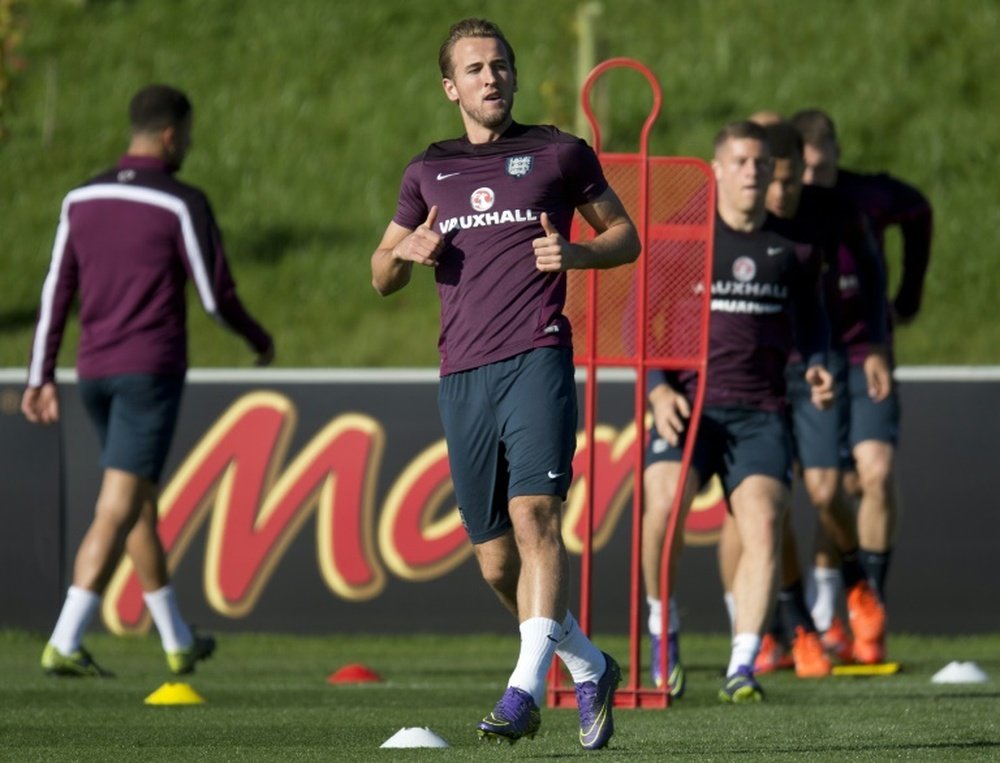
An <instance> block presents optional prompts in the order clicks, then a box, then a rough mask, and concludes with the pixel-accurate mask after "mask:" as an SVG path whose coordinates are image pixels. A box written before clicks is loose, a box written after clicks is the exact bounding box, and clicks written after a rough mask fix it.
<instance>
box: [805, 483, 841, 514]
mask: <svg viewBox="0 0 1000 763" xmlns="http://www.w3.org/2000/svg"><path fill="white" fill-rule="evenodd" d="M837 492H838V486H837V483H836V481H833V482H829V481H818V482H815V483H813V484H811V485H809V500H810V501H811V502H812V505H813V506H815V507H816V510H817V511H819V513H820V514H822V515H824V516H830V515H832V514H833V512H834V506H835V502H836V500H837Z"/></svg>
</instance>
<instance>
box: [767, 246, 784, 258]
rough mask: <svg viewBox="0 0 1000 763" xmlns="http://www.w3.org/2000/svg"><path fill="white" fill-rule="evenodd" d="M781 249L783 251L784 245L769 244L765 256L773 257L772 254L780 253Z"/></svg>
mask: <svg viewBox="0 0 1000 763" xmlns="http://www.w3.org/2000/svg"><path fill="white" fill-rule="evenodd" d="M783 251H785V247H783V246H769V247H768V248H767V256H768V257H774V255H776V254H781V253H782V252H783Z"/></svg>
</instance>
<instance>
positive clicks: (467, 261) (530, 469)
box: [371, 19, 639, 749]
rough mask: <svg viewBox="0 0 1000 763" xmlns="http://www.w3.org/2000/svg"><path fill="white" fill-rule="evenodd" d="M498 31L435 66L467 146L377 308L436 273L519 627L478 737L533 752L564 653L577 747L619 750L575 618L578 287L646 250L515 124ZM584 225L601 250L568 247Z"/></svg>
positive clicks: (445, 153) (420, 181) (466, 502)
mask: <svg viewBox="0 0 1000 763" xmlns="http://www.w3.org/2000/svg"><path fill="white" fill-rule="evenodd" d="M514 60H515V59H514V51H513V49H512V48H511V46H510V43H509V42H508V41H507V40H506V39H505V37H504V36H503V34H502V32H501V31H500V29H499V28H498V27H497V26H496V25H495V24H493V23H491V22H489V21H485V20H482V19H465V20H463V21H460V22H458V23H456V24H454V25H453V26H452V27H451V29H450V30H449V33H448V37H447V39H446V40H445V42H444V44H443V45H442V46H441V51H440V56H439V61H438V63H439V67H440V70H441V76H442V85H443V87H444V92H445V95H446V96H447V98H448V100H450V101H451V102H453V103H455V104H456V105H457V106H458V110H459V114H460V115H461V117H462V123H463V125H464V127H465V134H464V135H463V136H462V137H460V138H456V139H453V140H445V141H441V142H439V143H434V144H432V145H430V146H429V147H428V148H427V149H426V150H425V151H423V152H422V153H420V154H419V155H418V156H417V157H415V158H414V159H413V160H412V161H411V162H410V164H409V165H408V166H407V168H406V170H405V172H404V174H403V180H402V186H401V189H400V195H399V203H398V206H397V208H396V213H395V215H394V216H393V219H392V221H391V222H390V223H389V225H388V227H387V228H386V230H385V233H384V235H383V237H382V240H381V242H380V243H379V245H378V248H377V249H376V250H375V252H374V254H373V255H372V260H371V265H372V283H373V285H374V287H375V289H376V290H377V291H378V292H379V293H380V294H382V295H388V294H392V293H393V292H396V291H398V290H399V289H402V288H403V287H404V286H406V284H407V283H408V282H409V280H410V277H411V275H412V271H413V265H414V263H416V264H417V265H423V266H426V267H428V268H431V269H432V270H433V272H434V276H435V280H436V281H437V289H438V295H439V297H440V301H441V334H440V339H439V342H438V347H439V350H440V355H441V388H440V392H439V396H438V402H439V408H440V412H441V419H442V423H443V425H444V430H445V437H446V439H447V442H448V457H449V461H450V466H451V475H452V482H453V483H454V487H455V494H456V497H457V499H458V504H459V511H460V512H461V515H462V520H463V523H464V525H465V528H466V531H467V533H468V535H469V538H470V540H471V542H472V544H473V548H474V550H475V555H476V559H477V561H478V563H479V567H480V570H481V572H482V574H483V577H484V578H485V580H486V581H487V582H488V583H489V584H490V586H491V587H492V588H493V590H494V591H495V593H496V594H497V596H498V597H499V598H500V600H501V602H502V603H503V604H504V605H505V606H506V607H507V608H508V609H509V610H510V611H511V612H512V613H514V615H515V616H516V617H517V619H518V621H519V623H520V632H521V651H520V656H519V657H518V661H517V665H516V666H515V668H514V672H513V674H512V675H511V676H510V679H509V680H508V685H507V689H506V691H505V692H504V694H503V696H502V698H501V699H500V701H499V702H497V704H496V706H495V707H494V709H493V711H492V712H491V713H490V714H489V715H488V716H486V718H484V719H483V720H482V721H481V722H480V723H479V724H478V733H479V735H480V736H481V737H486V738H497V739H499V738H506V739H508V740H510V741H514V740H517V739H519V738H521V737H523V736H527V737H532V736H534V734H535V733H536V731H537V730H538V727H539V724H540V714H539V706H540V704H541V701H542V697H543V696H544V689H545V676H546V673H547V671H548V668H549V665H550V663H551V661H552V657H553V655H554V654H555V655H558V656H559V657H560V658H561V659H562V660H563V661H564V662H565V664H566V666H567V668H568V669H569V671H570V673H571V674H572V676H573V680H574V682H575V684H576V693H577V704H578V706H579V710H580V742H581V744H582V745H583V746H584V747H585V748H587V749H596V748H599V747H603V746H605V745H606V744H607V741H608V739H609V738H610V737H611V734H612V732H613V730H614V727H613V722H612V715H611V710H612V706H613V700H614V691H615V687H616V686H617V684H618V682H619V679H620V670H619V667H618V665H617V663H616V662H615V661H614V660H613V659H612V658H611V657H610V656H608V655H606V654H604V653H602V652H601V651H600V650H599V649H598V648H597V647H596V646H594V645H593V644H592V643H591V642H590V641H589V639H587V638H586V637H585V636H584V634H583V632H582V631H581V630H580V628H579V626H578V625H577V624H576V621H575V619H574V618H573V616H572V614H570V613H569V611H568V609H567V603H568V598H569V593H568V577H567V576H568V567H567V564H568V562H567V555H566V549H565V547H564V545H563V542H562V534H561V509H562V504H563V501H564V500H565V498H566V492H567V490H568V488H569V485H570V481H571V478H572V474H571V469H572V459H573V453H574V449H575V444H576V425H577V406H576V392H575V386H574V381H573V359H572V339H571V335H570V325H569V322H568V321H567V319H566V317H565V316H564V315H563V312H562V310H563V303H564V301H565V296H566V276H565V271H566V270H569V269H570V268H609V267H614V266H616V265H621V264H624V263H627V262H631V261H633V260H634V259H635V258H636V257H637V256H638V254H639V239H638V235H637V233H636V230H635V227H634V226H633V224H632V222H631V220H630V219H629V217H628V214H627V213H626V211H625V209H624V207H623V206H622V204H621V202H620V201H619V199H618V198H617V196H616V195H615V193H614V191H612V190H611V188H610V187H609V186H608V183H607V181H606V180H605V178H604V175H603V173H602V171H601V167H600V164H599V163H598V161H597V157H596V156H595V154H594V152H593V151H592V150H591V149H590V148H589V147H588V146H587V145H586V144H585V143H584V142H583V141H582V140H580V139H578V138H575V137H573V136H570V135H567V134H565V133H563V132H561V131H559V130H557V129H556V128H554V127H548V126H529V125H522V124H519V123H517V122H515V121H514V120H513V118H512V116H511V107H512V105H513V101H514V93H515V91H516V90H517V72H516V69H515V64H514ZM575 210H579V212H580V214H581V215H582V216H583V217H584V219H585V220H586V221H587V222H588V223H589V224H590V225H591V226H593V227H594V229H595V230H596V231H597V232H598V235H597V236H596V237H595V238H594V239H593V240H591V241H588V242H586V243H570V242H569V241H568V240H567V238H566V237H567V236H568V234H569V229H570V223H571V220H572V217H573V213H574V211H575Z"/></svg>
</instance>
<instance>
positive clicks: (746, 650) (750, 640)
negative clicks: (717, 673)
mask: <svg viewBox="0 0 1000 763" xmlns="http://www.w3.org/2000/svg"><path fill="white" fill-rule="evenodd" d="M759 650H760V636H758V635H757V634H756V633H737V634H736V635H735V636H733V651H732V654H731V656H730V658H729V667H728V668H727V669H726V675H727V676H731V675H733V674H734V673H735V672H736V671H737V670H738V669H739V668H740V667H741V666H743V665H746V666H748V667H749V668H750V669H751V670H752V669H753V663H754V660H756V659H757V652H758V651H759Z"/></svg>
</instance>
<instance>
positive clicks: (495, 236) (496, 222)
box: [393, 123, 607, 375]
mask: <svg viewBox="0 0 1000 763" xmlns="http://www.w3.org/2000/svg"><path fill="white" fill-rule="evenodd" d="M606 189H607V181H606V180H605V179H604V174H603V172H602V171H601V167H600V164H599V163H598V161H597V157H596V156H595V155H594V152H593V151H592V150H591V149H590V148H589V147H588V146H587V144H586V143H585V142H584V141H582V140H580V139H579V138H575V137H573V136H571V135H568V134H566V133H563V132H561V131H559V130H558V129H556V128H554V127H549V126H525V125H519V124H517V123H514V124H512V125H511V126H510V127H509V128H508V129H507V131H506V132H505V133H504V134H503V135H502V136H501V137H500V139H499V140H496V141H494V142H492V143H486V144H473V143H470V142H469V140H468V139H467V138H465V137H463V138H458V139H454V140H447V141H442V142H440V143H434V144H432V145H431V146H429V147H428V148H427V150H426V151H424V152H423V153H422V154H420V155H419V156H417V157H416V158H415V159H413V161H411V162H410V164H409V165H408V166H407V168H406V171H405V172H404V174H403V181H402V185H401V189H400V195H399V204H398V206H397V209H396V214H395V216H394V217H393V221H394V222H396V223H397V224H398V225H401V226H403V227H405V228H409V229H411V230H412V229H415V228H417V227H418V226H419V225H421V224H422V223H423V222H424V220H426V218H427V214H428V211H429V210H430V208H431V207H432V206H437V207H438V216H437V222H436V228H437V230H438V232H440V233H441V234H442V235H443V236H444V237H445V248H444V250H443V251H442V253H441V255H440V257H439V259H438V265H437V267H436V268H435V278H436V280H437V288H438V294H439V296H440V299H441V334H440V338H439V340H438V349H439V351H440V353H441V374H442V375H447V374H450V373H455V372H457V371H464V370H468V369H470V368H476V367H479V366H482V365H486V364H487V363H493V362H496V361H498V360H503V359H505V358H510V357H513V356H514V355H517V354H520V353H522V352H526V351H527V350H530V349H532V348H534V347H551V346H570V345H571V344H572V337H571V334H570V326H569V321H568V320H567V319H566V317H565V316H564V315H563V312H562V311H563V304H564V302H565V299H566V276H565V273H542V272H540V271H538V270H537V269H536V267H535V256H534V250H533V248H532V241H533V240H534V239H536V238H540V237H542V236H544V235H545V233H544V231H543V229H542V227H541V223H540V221H539V218H540V217H541V214H542V212H546V213H547V214H548V216H549V219H550V220H551V221H552V224H553V225H555V227H556V228H557V229H558V230H559V231H560V233H561V234H562V235H563V236H565V237H566V238H569V231H570V225H571V222H572V219H573V212H574V210H575V209H576V207H578V206H581V205H583V204H586V203H589V202H591V201H593V200H594V199H596V198H597V197H598V196H600V195H601V194H602V193H603V192H604V191H605V190H606Z"/></svg>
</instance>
